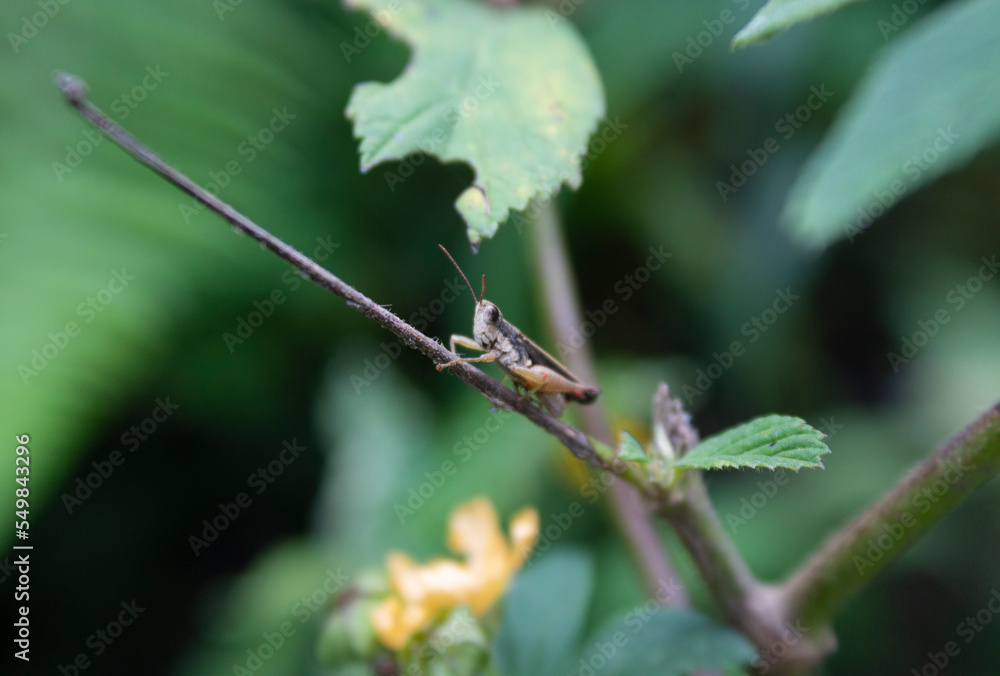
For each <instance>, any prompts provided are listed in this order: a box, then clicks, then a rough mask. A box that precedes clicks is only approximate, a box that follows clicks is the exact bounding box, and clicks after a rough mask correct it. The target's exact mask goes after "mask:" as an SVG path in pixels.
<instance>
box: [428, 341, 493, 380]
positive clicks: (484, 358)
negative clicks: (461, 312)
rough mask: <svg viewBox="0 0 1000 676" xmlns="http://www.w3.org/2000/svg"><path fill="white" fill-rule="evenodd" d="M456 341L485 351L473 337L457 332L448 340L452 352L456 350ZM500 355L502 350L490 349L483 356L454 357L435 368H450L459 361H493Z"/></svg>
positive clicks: (473, 348)
mask: <svg viewBox="0 0 1000 676" xmlns="http://www.w3.org/2000/svg"><path fill="white" fill-rule="evenodd" d="M456 343H457V344H458V345H461V346H462V347H467V348H469V349H470V350H477V351H478V352H482V351H483V348H482V347H481V346H480V345H479V343H477V342H476V341H474V340H473V339H472V338H469V337H468V336H460V335H458V334H457V333H456V334H453V335H452V336H451V339H450V340H449V341H448V349H449V350H451V351H452V352H454V351H455V344H456ZM499 356H500V352H499V351H497V350H490V351H489V352H487V353H486V354H484V355H483V356H482V357H471V358H468V357H459V358H458V359H452V360H451V361H450V362H448V363H447V364H438V365H437V366H435V367H434V368H436V369H437V370H438V371H440V370H442V369H446V368H450V367H452V366H454V365H455V364H459V363H465V364H471V363H475V362H491V361H495V360H496V358H497V357H499Z"/></svg>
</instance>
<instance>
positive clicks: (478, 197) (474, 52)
mask: <svg viewBox="0 0 1000 676" xmlns="http://www.w3.org/2000/svg"><path fill="white" fill-rule="evenodd" d="M348 4H349V5H350V6H352V7H356V8H359V9H366V10H368V11H369V12H371V13H372V15H373V16H374V17H376V20H380V21H383V22H384V24H385V28H386V29H387V30H388V31H389V32H391V33H393V34H394V35H396V36H397V37H399V38H400V39H402V40H403V41H405V42H406V43H408V44H409V45H411V46H412V47H413V58H412V61H411V62H410V64H409V65H408V66H407V68H406V70H405V71H404V73H403V74H402V75H401V76H400V77H399V78H397V79H396V80H394V81H393V82H391V83H389V84H382V83H375V82H368V83H364V84H362V85H359V86H358V87H357V88H356V89H355V90H354V93H353V95H352V96H351V100H350V102H349V103H348V105H347V115H348V117H350V118H351V119H352V120H354V131H355V135H356V136H357V137H359V138H360V139H361V169H362V171H367V170H368V169H370V168H371V167H372V166H374V165H376V164H379V163H380V162H385V161H388V160H400V159H403V158H405V157H406V156H407V155H411V154H413V153H420V152H423V153H427V154H431V155H434V156H436V157H438V158H440V159H441V160H442V161H445V162H453V161H459V162H465V163H467V164H469V165H470V166H472V168H473V169H474V170H475V172H476V178H475V180H474V183H473V185H472V186H471V187H469V188H468V189H466V190H465V192H463V193H462V194H461V195H459V197H458V201H457V203H456V206H457V208H458V211H459V212H460V213H461V214H462V217H463V218H464V219H465V221H466V223H467V225H468V233H469V240H470V241H471V242H472V243H473V245H476V244H477V243H478V242H479V241H480V240H482V238H484V237H492V236H493V234H494V233H495V232H496V230H497V228H498V227H499V225H500V223H502V222H503V221H504V220H506V219H507V217H508V215H509V214H510V212H511V210H515V211H518V210H523V209H524V208H525V207H526V206H527V204H528V201H529V200H531V199H532V198H534V197H536V196H539V195H553V194H555V193H557V192H558V191H559V188H560V187H561V186H562V184H564V183H566V184H568V185H570V186H572V187H574V188H575V187H577V186H579V184H580V180H581V176H580V160H581V159H582V157H583V156H584V155H585V153H586V144H587V139H588V137H589V136H590V133H591V132H592V131H593V130H594V128H595V127H596V125H597V122H598V120H599V119H600V118H601V117H602V116H603V115H604V93H603V90H602V88H601V81H600V77H599V76H598V74H597V69H596V68H595V67H594V64H593V61H592V60H591V57H590V54H589V53H588V52H587V49H586V47H585V46H584V45H583V42H582V41H581V40H580V39H579V37H578V36H577V34H576V32H575V31H574V30H573V29H572V27H571V26H570V24H569V23H567V22H557V23H552V22H550V21H549V19H548V18H547V17H546V13H545V12H544V11H541V10H538V9H524V8H517V9H511V10H498V9H496V8H492V7H490V6H489V5H488V4H487V3H478V2H470V1H469V0H420V1H418V0H413V1H411V2H404V3H397V2H390V1H389V0H350V2H349V3H348ZM386 180H387V181H388V182H389V183H390V187H394V186H395V184H396V182H399V181H402V180H404V176H403V175H401V174H396V173H394V172H386Z"/></svg>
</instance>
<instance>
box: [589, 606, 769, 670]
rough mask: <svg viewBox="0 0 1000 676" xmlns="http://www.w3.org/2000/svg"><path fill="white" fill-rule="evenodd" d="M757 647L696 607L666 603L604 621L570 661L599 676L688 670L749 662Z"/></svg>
mask: <svg viewBox="0 0 1000 676" xmlns="http://www.w3.org/2000/svg"><path fill="white" fill-rule="evenodd" d="M755 655H756V651H755V650H754V648H753V646H752V645H751V644H750V642H749V641H747V639H746V638H744V637H743V635H742V634H740V633H739V632H738V631H736V630H734V629H730V628H729V627H726V626H724V625H721V624H719V623H718V622H716V621H715V620H712V619H709V618H707V617H705V616H704V615H702V614H700V613H696V612H694V611H691V610H681V609H677V608H664V609H661V610H658V611H655V612H653V613H651V614H647V613H644V612H643V613H637V612H631V613H627V614H625V615H623V616H622V617H619V618H617V619H614V620H612V621H610V622H608V623H607V624H605V625H604V627H603V628H601V629H600V630H599V631H597V632H596V633H595V634H594V635H593V636H591V638H590V639H589V640H588V641H587V643H586V645H585V646H584V651H583V653H582V654H581V655H580V657H579V659H578V660H577V662H576V664H575V665H574V673H584V667H587V668H588V669H591V670H593V671H594V672H595V673H596V672H599V673H601V674H602V675H603V676H648V674H657V676H686V675H687V674H692V673H695V672H701V671H718V670H723V669H730V668H734V667H739V666H743V665H746V664H749V663H750V661H751V660H752V659H754V656H755Z"/></svg>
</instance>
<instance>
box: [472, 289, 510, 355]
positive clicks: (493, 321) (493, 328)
mask: <svg viewBox="0 0 1000 676" xmlns="http://www.w3.org/2000/svg"><path fill="white" fill-rule="evenodd" d="M502 322H503V315H502V314H500V308H498V307H497V306H496V305H494V304H493V303H491V302H490V301H488V300H486V299H483V300H480V301H479V302H478V303H476V316H475V317H474V318H473V320H472V335H473V337H474V338H475V339H476V342H477V343H479V344H480V345H482V346H483V347H486V348H488V347H491V346H492V345H493V344H494V343H495V342H496V339H497V336H499V335H500V324H501V323H502Z"/></svg>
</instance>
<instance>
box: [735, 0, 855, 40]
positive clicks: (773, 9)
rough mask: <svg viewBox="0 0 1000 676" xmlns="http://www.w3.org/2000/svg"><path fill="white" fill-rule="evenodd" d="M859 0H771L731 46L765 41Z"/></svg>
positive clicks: (736, 37)
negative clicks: (776, 34)
mask: <svg viewBox="0 0 1000 676" xmlns="http://www.w3.org/2000/svg"><path fill="white" fill-rule="evenodd" d="M857 1H858V0H771V1H770V2H768V3H767V4H766V5H764V6H763V7H761V8H760V10H759V11H758V12H757V13H756V14H755V15H754V17H753V18H752V19H750V22H749V23H748V24H747V25H746V26H744V27H743V28H742V29H740V32H739V33H737V34H736V36H735V37H734V38H733V42H732V46H733V49H739V48H741V47H746V46H747V45H752V44H753V43H755V42H760V41H761V40H767V39H768V38H770V37H771V36H773V35H774V34H775V33H779V32H781V31H783V30H786V29H788V28H791V27H792V26H794V25H796V24H800V23H803V22H805V21H812V20H813V19H815V18H816V17H818V16H821V15H823V14H830V13H831V12H835V11H837V10H838V9H840V8H841V7H843V6H844V5H849V4H851V3H852V2H857Z"/></svg>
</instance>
